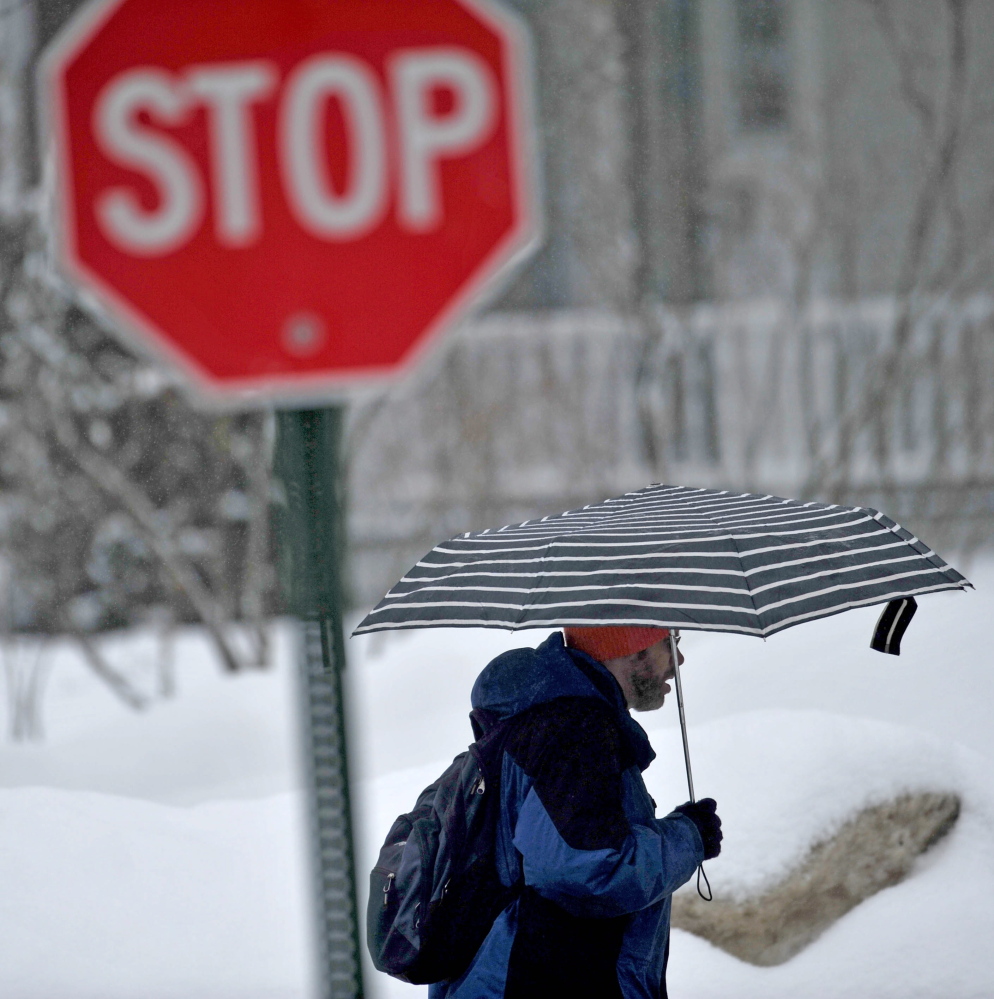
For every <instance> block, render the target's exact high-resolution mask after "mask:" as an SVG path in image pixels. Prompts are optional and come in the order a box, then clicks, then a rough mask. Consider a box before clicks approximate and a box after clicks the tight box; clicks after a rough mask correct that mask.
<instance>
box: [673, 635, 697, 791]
mask: <svg viewBox="0 0 994 999" xmlns="http://www.w3.org/2000/svg"><path fill="white" fill-rule="evenodd" d="M670 658H671V659H672V661H673V679H674V680H675V681H676V706H677V711H679V713H680V735H681V736H683V762H684V763H685V764H686V766H687V787H688V788H689V790H690V800H691V801H696V800H697V799H696V798H695V797H694V775H693V773H692V772H691V769H690V744H689V743H688V742H687V717H686V715H685V714H684V712H683V684H682V683H681V682H680V660H679V656H678V655H677V647H676V639H675V638H674V637H673V633H672V632H670Z"/></svg>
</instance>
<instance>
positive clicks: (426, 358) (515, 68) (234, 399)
mask: <svg viewBox="0 0 994 999" xmlns="http://www.w3.org/2000/svg"><path fill="white" fill-rule="evenodd" d="M125 2H127V0H91V2H90V3H87V4H85V5H84V6H83V7H82V8H80V9H79V10H78V11H76V12H75V13H74V14H73V15H72V16H71V17H70V18H69V20H68V21H67V22H66V24H65V25H63V27H62V28H61V29H60V31H59V32H58V33H57V34H56V35H55V37H54V38H53V39H52V40H51V41H50V42H49V44H48V45H47V46H46V48H45V51H44V53H43V54H42V56H41V58H40V60H39V63H38V69H37V90H38V98H37V100H38V125H39V143H40V154H41V159H42V164H43V193H44V195H45V197H46V200H47V202H48V205H49V209H50V210H49V213H48V214H49V218H50V219H51V223H52V232H51V238H52V240H53V242H54V246H53V247H52V248H51V249H50V257H51V259H52V260H53V261H54V263H55V264H56V265H57V267H58V269H59V270H60V271H61V273H62V275H63V276H64V277H65V278H66V279H67V280H68V282H69V283H70V285H71V286H72V288H73V289H74V292H75V300H76V302H77V303H78V304H79V305H80V306H81V307H82V308H84V309H85V310H86V311H87V312H89V313H91V314H92V315H93V316H94V318H95V319H96V320H97V321H98V322H99V323H100V324H101V325H103V326H105V327H106V328H107V329H108V330H109V331H110V332H111V333H113V334H114V335H116V336H117V337H118V338H119V339H120V340H121V341H122V342H123V343H125V344H126V345H127V346H128V347H130V348H132V349H134V350H136V351H137V352H138V353H139V354H140V355H143V356H146V357H148V358H150V359H151V360H153V361H157V362H160V363H163V364H165V365H166V366H167V367H168V368H169V369H170V370H171V371H172V372H174V373H175V374H177V375H178V376H179V384H180V386H181V387H182V388H183V389H184V390H186V392H187V394H188V395H189V396H190V397H191V401H192V402H194V403H195V404H197V405H199V406H201V407H205V408H209V409H214V410H220V411H224V410H237V409H246V408H253V407H266V406H277V407H280V408H309V407H312V406H321V405H328V404H335V403H341V402H347V401H350V400H357V399H361V398H363V397H370V396H375V395H380V394H383V393H386V392H388V391H390V390H391V389H393V388H394V387H395V386H398V387H399V386H402V385H404V384H405V383H407V382H409V381H411V380H412V379H414V378H415V377H417V376H418V375H420V376H421V377H424V376H425V375H427V374H428V373H429V372H430V371H431V370H432V369H434V367H435V364H436V363H438V362H440V360H441V358H442V356H443V355H444V350H443V347H444V345H445V343H446V341H448V340H449V339H450V337H451V335H452V334H453V332H455V330H456V328H457V327H458V325H459V323H460V322H461V321H463V320H465V319H467V318H469V317H470V316H471V315H472V313H473V312H474V311H477V310H479V309H481V308H484V307H485V306H486V305H487V304H488V303H489V302H491V301H493V299H494V298H496V297H497V296H498V295H499V294H500V292H501V291H502V290H503V289H504V288H505V287H506V286H507V283H508V282H509V280H510V279H511V278H512V277H513V276H514V275H515V273H516V272H517V269H518V267H519V266H520V265H521V264H522V263H523V262H524V261H525V260H526V259H527V258H528V257H529V256H530V255H531V254H532V253H533V252H534V251H535V250H536V249H537V248H538V246H539V245H540V244H541V242H542V239H543V237H544V213H543V204H544V200H545V199H544V189H543V185H542V183H541V171H540V170H539V169H538V157H539V141H538V131H537V125H536V117H535V101H534V96H535V88H534V72H533V67H534V48H533V45H532V40H531V33H530V30H529V29H528V27H527V25H526V24H525V22H524V20H523V19H522V18H521V16H520V15H519V14H517V13H516V12H514V11H512V10H510V9H508V8H507V7H506V6H504V5H503V4H501V3H499V2H497V0H454V2H456V3H459V4H460V5H462V6H464V7H466V8H469V9H470V10H471V11H472V12H473V14H474V15H475V16H476V17H478V18H479V19H480V20H482V21H484V22H485V23H487V24H488V25H489V26H490V27H491V29H492V30H494V31H495V32H496V33H498V34H500V35H501V36H502V37H508V38H509V39H510V44H509V45H507V46H506V51H507V53H508V61H507V67H506V68H507V70H508V72H507V73H506V75H505V84H504V94H503V97H504V104H505V108H506V114H507V117H508V129H507V131H508V137H509V145H510V147H511V159H512V163H514V164H515V167H516V168H515V170H514V179H515V182H516V187H517V190H516V195H517V200H518V203H519V206H520V207H521V217H520V219H519V222H518V224H517V225H516V226H515V227H514V229H513V230H512V231H511V232H510V233H509V234H508V235H507V236H506V237H505V238H504V239H503V240H501V242H500V243H498V244H497V245H496V246H495V247H494V248H493V249H492V250H491V251H490V253H489V254H488V255H487V256H486V258H485V259H484V260H483V261H482V262H481V263H480V264H479V265H478V267H477V269H476V275H475V276H474V277H473V278H471V279H470V280H469V281H467V282H466V284H465V285H464V286H463V288H462V289H461V290H460V292H459V294H458V295H456V296H455V297H454V298H453V299H452V300H451V301H450V302H449V303H448V305H447V306H446V308H445V309H444V310H442V312H441V313H440V314H439V315H438V316H437V317H436V319H435V321H434V322H433V323H432V324H431V325H430V326H429V327H427V329H426V330H425V332H424V333H422V335H421V337H420V339H419V341H418V343H417V344H415V346H414V347H413V348H412V349H411V350H409V351H408V354H407V356H406V357H405V358H404V360H403V361H402V362H401V363H400V364H398V365H396V366H395V367H393V368H391V369H390V371H388V372H383V371H381V370H368V371H358V372H352V373H350V374H348V375H347V376H338V377H335V376H329V375H327V374H321V375H303V376H301V375H293V376H290V375H288V376H281V377H276V378H270V379H267V380H266V382H265V384H264V385H260V384H259V379H251V380H246V381H245V382H242V383H239V382H237V381H233V380H231V381H226V382H225V383H224V385H223V386H220V385H218V384H217V383H216V382H215V381H214V380H213V379H212V378H211V376H210V375H208V374H207V373H206V372H204V371H203V370H202V369H201V368H200V367H199V366H198V365H197V364H196V363H195V362H194V361H193V360H192V359H191V358H189V357H186V356H185V355H184V354H182V353H180V352H179V351H178V350H176V349H174V348H173V347H172V345H171V344H170V343H169V342H168V338H166V337H164V336H163V335H162V334H161V333H160V331H159V330H158V328H157V327H156V326H155V324H153V323H152V322H151V321H150V320H148V319H147V318H146V317H145V316H143V315H142V314H141V313H140V312H139V311H138V310H137V309H135V308H133V307H132V306H131V304H130V303H128V302H127V301H126V300H125V299H124V298H123V297H122V296H120V295H119V294H118V293H117V292H116V291H115V290H114V289H113V288H111V287H110V286H109V285H108V284H107V283H106V282H104V281H103V279H102V278H101V277H100V276H99V275H98V274H95V273H93V272H92V271H91V270H90V269H89V268H87V267H85V266H84V265H82V263H81V262H80V261H79V260H78V259H73V256H72V254H71V252H70V244H71V242H72V240H71V238H70V229H71V227H70V226H68V225H66V224H65V216H66V215H70V214H72V212H71V206H72V202H73V196H72V185H71V184H70V183H69V179H68V178H69V166H70V164H69V163H68V162H67V160H68V150H67V149H65V148H63V143H61V142H59V141H57V135H59V134H61V135H63V136H65V135H66V134H67V132H66V112H65V108H64V107H63V104H62V101H61V93H60V88H59V87H58V86H56V85H55V77H56V73H57V72H58V70H59V68H60V67H61V65H62V64H63V63H64V62H65V61H67V60H68V58H69V56H70V55H71V54H73V53H75V52H76V51H78V49H79V48H80V47H81V46H82V45H84V44H85V43H86V41H87V40H88V39H89V38H90V37H92V36H93V35H94V34H95V33H96V32H97V31H99V30H100V28H101V27H102V25H103V24H104V22H105V21H107V19H108V18H109V17H110V16H111V15H112V14H113V13H114V11H115V10H116V9H117V8H118V7H120V6H121V5H122V4H123V3H125ZM406 2H414V0H406ZM53 175H54V176H53ZM73 249H75V248H74V247H73Z"/></svg>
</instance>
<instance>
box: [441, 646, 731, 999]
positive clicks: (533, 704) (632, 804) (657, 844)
mask: <svg viewBox="0 0 994 999" xmlns="http://www.w3.org/2000/svg"><path fill="white" fill-rule="evenodd" d="M682 661H683V657H682V656H681V657H680V662H682ZM672 676H673V665H672V662H671V659H670V647H669V631H668V630H667V629H665V628H639V627H601V628H566V629H565V631H564V632H556V633H555V634H553V635H552V636H551V637H550V638H548V639H547V640H546V641H545V642H543V643H542V644H541V645H540V646H539V647H538V648H537V649H515V650H514V651H512V652H506V653H504V654H503V655H501V656H498V657H497V658H496V659H494V660H493V662H491V663H490V664H489V665H488V666H487V667H486V669H484V670H483V672H482V673H481V674H480V676H479V678H478V679H477V681H476V684H475V685H474V687H473V695H472V700H473V708H474V710H475V714H476V717H478V718H486V719H490V720H491V722H495V721H503V720H505V719H509V718H514V719H515V721H514V722H513V723H512V727H511V729H510V734H509V736H508V740H507V743H506V748H505V751H504V758H503V766H502V774H501V816H500V822H499V826H498V830H497V868H498V873H499V874H500V878H501V880H502V882H503V883H504V884H505V885H507V886H511V885H515V884H519V885H523V887H522V890H521V893H520V894H519V895H518V897H517V898H516V900H515V901H514V903H513V904H511V905H510V906H508V908H507V909H505V910H504V912H502V913H501V915H500V916H499V917H498V918H497V921H496V922H495V923H494V926H493V929H492V930H491V931H490V933H489V935H488V936H487V938H486V939H485V940H484V942H483V944H482V945H481V946H480V949H479V950H478V951H477V954H476V957H475V958H474V959H473V961H472V963H471V964H470V966H469V968H468V969H467V970H466V972H465V973H464V974H463V975H462V976H461V977H460V978H458V979H456V980H455V981H451V982H445V983H439V984H437V985H433V986H431V988H430V991H429V995H430V999H557V997H559V996H562V997H564V999H635V997H639V999H649V997H652V999H665V997H666V980H665V975H666V960H667V955H668V952H669V920H670V895H671V894H672V893H673V892H674V891H675V890H676V889H677V888H679V887H680V885H682V884H684V883H685V882H686V881H687V880H688V879H689V878H690V877H691V876H692V875H693V873H694V870H695V869H696V868H697V866H698V864H700V863H701V861H703V860H707V859H710V858H711V857H715V856H717V855H718V852H719V850H720V843H721V821H720V819H719V818H718V816H717V814H716V812H715V803H714V801H712V800H711V799H707V798H706V799H703V800H702V801H699V802H696V803H694V804H691V803H689V802H688V803H687V804H685V805H681V806H680V807H679V808H677V809H676V810H675V811H673V812H671V813H670V814H669V815H667V816H665V817H664V818H661V819H657V818H656V817H655V802H654V801H653V800H652V799H651V798H650V797H649V794H648V792H647V791H646V788H645V784H644V783H643V781H642V776H641V772H642V771H643V770H645V769H646V767H648V765H649V764H650V763H651V762H652V760H653V758H654V757H655V753H654V752H653V750H652V747H651V746H650V745H649V740H648V737H647V736H646V734H645V732H644V730H643V729H642V727H641V726H640V725H639V724H638V723H637V722H636V721H635V720H634V719H633V718H632V717H631V715H630V713H629V711H630V710H635V711H653V710H655V709H656V708H659V707H661V706H662V704H663V700H664V698H665V696H666V694H667V693H669V690H670V687H669V685H668V683H667V680H669V679H670V678H671V677H672Z"/></svg>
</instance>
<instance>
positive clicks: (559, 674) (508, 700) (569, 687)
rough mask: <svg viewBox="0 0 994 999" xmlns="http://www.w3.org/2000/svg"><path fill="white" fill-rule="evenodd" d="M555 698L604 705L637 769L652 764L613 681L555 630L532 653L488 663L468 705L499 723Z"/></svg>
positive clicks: (641, 732)
mask: <svg viewBox="0 0 994 999" xmlns="http://www.w3.org/2000/svg"><path fill="white" fill-rule="evenodd" d="M557 697H591V698H595V699H597V700H599V701H602V702H604V703H606V704H608V705H609V706H610V707H611V708H612V709H613V711H614V712H615V714H616V715H617V720H618V726H619V727H620V728H621V730H622V732H623V733H624V734H625V736H626V737H627V741H628V742H629V745H630V746H631V749H632V751H633V753H634V755H635V759H636V761H637V763H638V766H639V769H640V770H645V768H646V767H647V766H648V765H649V764H650V763H651V762H652V760H653V759H655V756H656V754H655V752H653V749H652V747H651V746H650V745H649V737H648V736H647V735H646V734H645V730H644V729H643V728H642V726H641V725H639V723H638V722H637V721H635V719H634V718H632V716H631V715H630V714H629V712H628V707H627V705H626V704H625V698H624V695H623V694H622V692H621V687H620V686H619V685H618V681H617V680H615V678H614V677H613V676H612V675H611V674H610V672H609V671H608V670H607V669H606V668H605V667H604V666H603V665H602V664H601V663H599V662H597V660H596V659H594V658H592V657H591V656H588V655H587V654H586V653H585V652H580V651H578V650H576V649H568V648H566V645H565V644H564V642H563V635H562V632H560V631H556V632H553V633H552V634H551V635H550V636H549V637H548V638H547V639H546V640H545V641H544V642H543V643H542V644H541V645H540V646H539V647H538V648H537V649H512V650H511V651H510V652H504V653H502V654H501V655H499V656H497V658H496V659H493V660H492V661H491V662H490V663H489V664H488V665H487V666H486V667H485V668H484V670H483V672H482V673H480V675H479V676H478V677H477V678H476V683H475V684H473V694H472V704H473V708H474V710H483V711H487V712H490V713H492V714H493V715H496V717H497V718H499V719H502V720H503V719H504V718H510V717H512V716H513V715H516V714H520V713H521V712H522V711H527V710H528V708H532V707H534V706H535V705H537V704H544V703H545V702H547V701H552V700H555V699H556V698H557Z"/></svg>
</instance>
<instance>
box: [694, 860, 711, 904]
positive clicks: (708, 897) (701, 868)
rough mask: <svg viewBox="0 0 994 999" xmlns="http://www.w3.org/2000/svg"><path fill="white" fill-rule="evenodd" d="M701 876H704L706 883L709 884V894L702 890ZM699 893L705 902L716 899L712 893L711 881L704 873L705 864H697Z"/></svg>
mask: <svg viewBox="0 0 994 999" xmlns="http://www.w3.org/2000/svg"><path fill="white" fill-rule="evenodd" d="M701 878H704V884H706V885H707V889H708V893H707V895H705V894H704V892H702V891H701ZM697 894H698V895H700V896H701V898H703V899H704V901H705V902H712V901H714V895H712V894H711V882H710V881H708V876H707V875H706V874H705V873H704V865H703V864H698V865H697Z"/></svg>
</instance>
